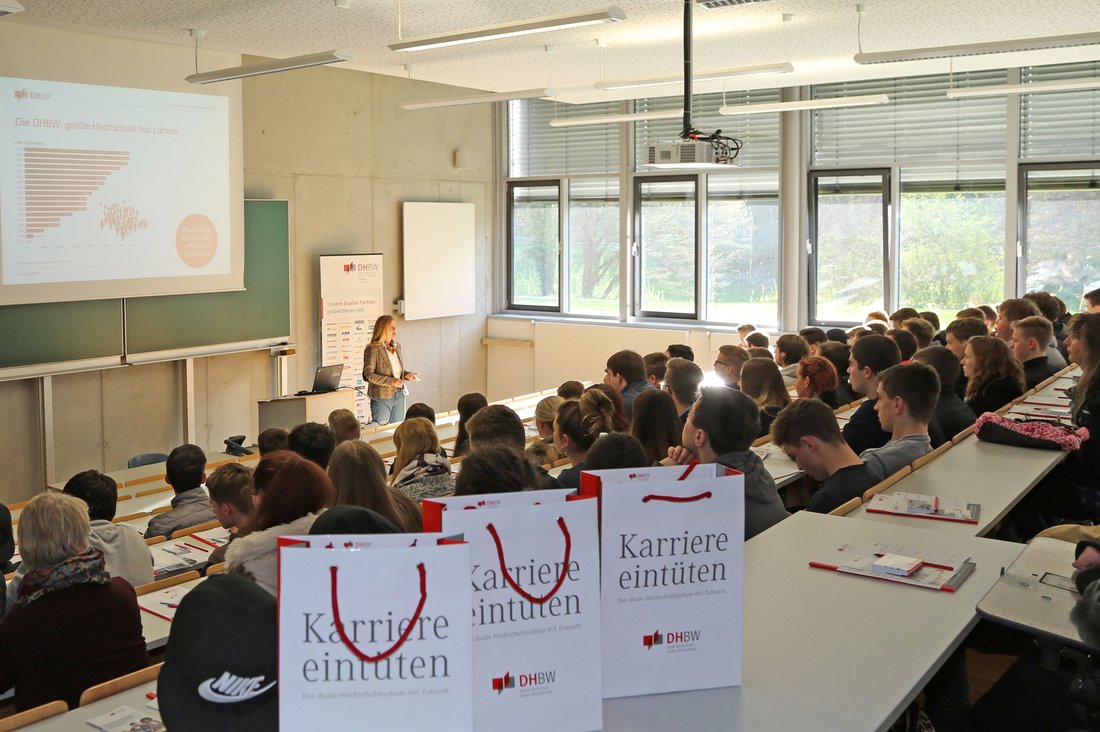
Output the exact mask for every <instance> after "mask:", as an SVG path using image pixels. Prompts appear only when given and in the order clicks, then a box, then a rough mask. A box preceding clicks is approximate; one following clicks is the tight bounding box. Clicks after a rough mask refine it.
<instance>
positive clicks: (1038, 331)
mask: <svg viewBox="0 0 1100 732" xmlns="http://www.w3.org/2000/svg"><path fill="white" fill-rule="evenodd" d="M1053 339H1054V327H1053V326H1052V325H1051V324H1050V321H1049V320H1047V319H1046V318H1044V317H1042V316H1041V315H1032V316H1031V317H1029V318H1024V319H1023V320H1017V321H1016V322H1015V323H1013V324H1012V339H1011V340H1010V341H1009V342H1008V345H1009V347H1010V348H1011V349H1012V355H1013V356H1015V357H1016V360H1017V361H1019V362H1020V365H1022V366H1023V367H1024V386H1026V387H1027V388H1028V389H1032V388H1034V387H1035V386H1037V385H1039V384H1040V383H1042V382H1044V381H1046V380H1047V379H1049V378H1050V377H1051V376H1054V375H1055V374H1056V373H1058V372H1059V371H1061V369H1060V368H1058V367H1057V366H1054V365H1052V364H1051V363H1050V361H1049V360H1048V359H1047V346H1048V345H1050V343H1051V341H1052V340H1053Z"/></svg>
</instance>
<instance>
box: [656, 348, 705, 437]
mask: <svg viewBox="0 0 1100 732" xmlns="http://www.w3.org/2000/svg"><path fill="white" fill-rule="evenodd" d="M702 383H703V370H702V369H701V368H699V367H698V366H697V365H696V364H694V363H692V362H691V361H688V360H686V359H683V358H674V359H671V360H670V361H669V362H668V369H667V370H666V371H665V380H664V384H663V385H662V389H663V390H664V391H665V392H667V393H668V394H669V395H671V396H672V401H673V402H674V403H675V404H676V411H677V412H678V413H679V414H680V424H681V425H683V423H684V422H687V413H688V410H689V409H691V405H692V404H694V403H695V397H696V396H698V394H699V385H700V384H702Z"/></svg>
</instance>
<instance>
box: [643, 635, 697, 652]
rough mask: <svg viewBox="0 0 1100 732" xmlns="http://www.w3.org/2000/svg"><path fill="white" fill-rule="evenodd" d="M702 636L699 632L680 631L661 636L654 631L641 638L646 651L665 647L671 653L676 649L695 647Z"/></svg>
mask: <svg viewBox="0 0 1100 732" xmlns="http://www.w3.org/2000/svg"><path fill="white" fill-rule="evenodd" d="M702 634H703V633H702V631H700V630H680V631H677V632H674V633H668V632H665V633H663V634H662V633H661V632H660V631H659V630H655V631H653V633H652V634H650V635H643V636H642V645H643V646H645V647H646V648H647V649H649V648H653V646H665V647H666V648H668V650H670V651H673V650H676V649H677V648H683V647H685V646H693V645H695V644H696V643H698V642H699V638H700V637H701V636H702Z"/></svg>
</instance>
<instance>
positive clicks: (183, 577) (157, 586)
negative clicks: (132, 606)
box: [134, 569, 199, 597]
mask: <svg viewBox="0 0 1100 732" xmlns="http://www.w3.org/2000/svg"><path fill="white" fill-rule="evenodd" d="M198 578H199V572H198V570H195V569H192V570H191V571H190V572H184V573H183V574H177V575H176V576H175V577H169V578H168V579H162V580H156V581H154V582H146V583H145V584H143V585H138V586H137V587H135V588H134V592H135V593H137V595H138V596H139V597H140V596H141V595H145V594H148V593H150V592H154V591H156V590H163V589H164V588H165V587H171V586H173V585H180V584H183V583H184V582H190V581H191V580H197V579H198Z"/></svg>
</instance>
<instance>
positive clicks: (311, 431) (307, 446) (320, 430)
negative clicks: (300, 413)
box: [286, 422, 336, 470]
mask: <svg viewBox="0 0 1100 732" xmlns="http://www.w3.org/2000/svg"><path fill="white" fill-rule="evenodd" d="M286 445H287V448H289V449H290V450H292V451H293V452H296V453H298V454H299V455H301V456H302V457H304V458H305V459H306V460H312V461H313V462H315V463H317V464H318V465H320V466H321V469H322V470H325V469H327V468H328V459H329V457H330V456H331V455H332V451H333V450H335V449H336V435H334V434H332V430H330V429H329V428H328V426H327V425H323V424H318V423H317V422H306V423H304V424H300V425H298V426H297V427H295V428H294V429H292V430H291V431H290V436H289V437H288V438H287V442H286Z"/></svg>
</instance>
